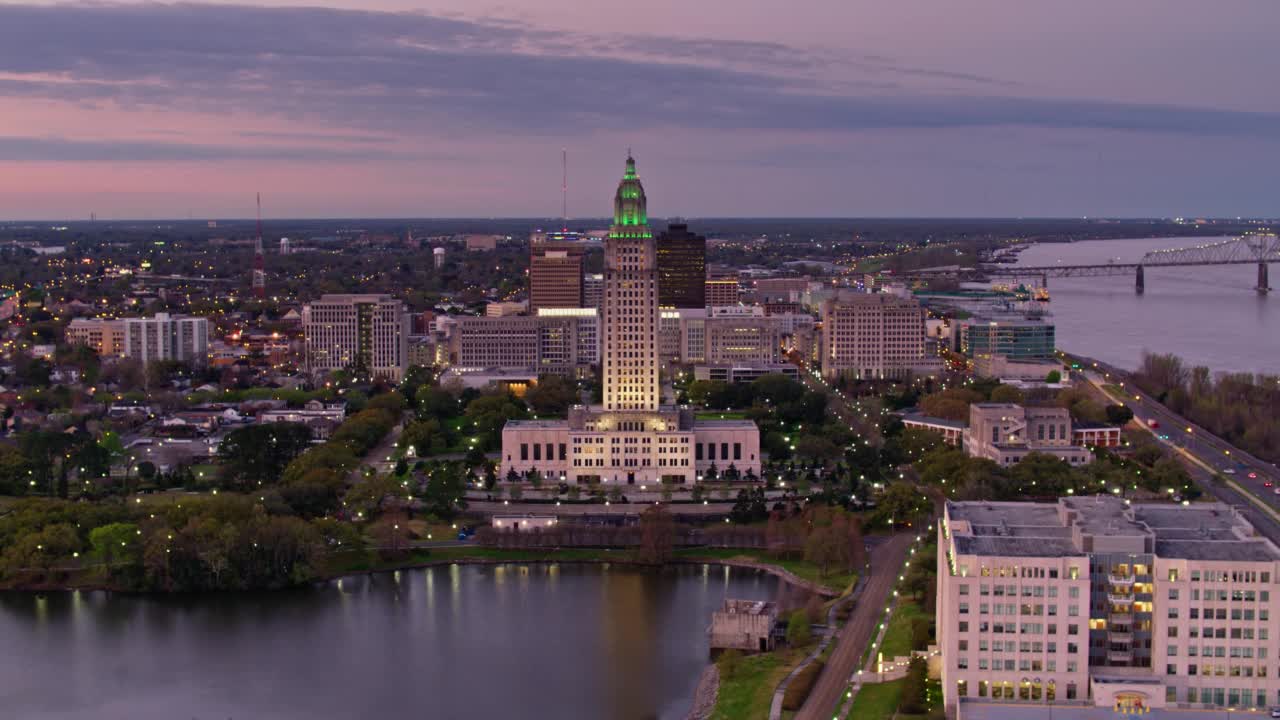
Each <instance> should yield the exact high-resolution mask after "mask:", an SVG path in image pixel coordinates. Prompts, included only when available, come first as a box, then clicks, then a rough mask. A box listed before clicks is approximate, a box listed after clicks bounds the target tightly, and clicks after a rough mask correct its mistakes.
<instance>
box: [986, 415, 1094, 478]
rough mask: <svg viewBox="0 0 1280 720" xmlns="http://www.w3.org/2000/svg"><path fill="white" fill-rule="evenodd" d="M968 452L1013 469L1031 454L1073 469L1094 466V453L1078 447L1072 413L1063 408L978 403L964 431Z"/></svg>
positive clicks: (1080, 446)
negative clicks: (1039, 455)
mask: <svg viewBox="0 0 1280 720" xmlns="http://www.w3.org/2000/svg"><path fill="white" fill-rule="evenodd" d="M964 448H965V452H967V453H969V455H970V456H972V457H980V458H986V459H988V460H991V461H992V462H994V463H995V464H997V465H1001V466H1005V465H1013V464H1014V463H1016V462H1018V461H1019V460H1021V459H1022V458H1024V457H1026V456H1027V455H1029V454H1030V453H1033V452H1034V453H1044V454H1046V455H1053V456H1054V457H1057V458H1059V459H1062V460H1065V461H1066V462H1068V463H1070V464H1072V465H1086V464H1088V463H1091V462H1093V453H1091V452H1089V450H1088V448H1085V447H1084V446H1082V445H1076V444H1075V435H1074V434H1073V433H1072V430H1071V413H1070V411H1068V410H1067V409H1066V408H1060V407H1022V406H1021V405H1014V404H1012V403H974V404H972V405H970V406H969V427H968V428H966V429H965V431H964Z"/></svg>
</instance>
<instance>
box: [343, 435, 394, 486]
mask: <svg viewBox="0 0 1280 720" xmlns="http://www.w3.org/2000/svg"><path fill="white" fill-rule="evenodd" d="M402 432H404V421H403V420H401V422H400V424H398V425H396V426H395V427H393V428H391V432H389V433H387V436H386V437H385V438H383V439H382V442H380V443H378V445H377V447H375V448H373V449H372V450H370V451H369V452H368V453H366V454H365V456H364V457H363V458H361V459H360V464H359V465H357V466H356V467H355V468H353V469H352V470H351V472H350V473H348V474H347V482H349V483H351V484H353V485H354V484H355V483H358V482H360V481H361V480H362V479H363V478H364V473H363V472H362V468H364V467H366V466H368V467H372V468H373V469H375V470H377V471H378V472H380V473H386V472H390V471H391V469H392V468H394V467H395V462H394V461H391V460H387V458H388V457H395V455H394V453H395V449H396V443H397V442H398V441H399V440H400V433H402Z"/></svg>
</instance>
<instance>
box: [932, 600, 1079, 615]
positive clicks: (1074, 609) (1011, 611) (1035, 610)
mask: <svg viewBox="0 0 1280 720" xmlns="http://www.w3.org/2000/svg"><path fill="white" fill-rule="evenodd" d="M1045 610H1046V608H1045V606H1044V605H1043V604H1039V603H1037V604H1034V605H1033V604H1030V603H1023V604H1022V605H1021V606H1018V605H1015V604H1013V603H1006V604H1004V605H1001V604H1000V603H996V604H995V605H994V606H988V605H987V603H979V604H978V614H979V615H1030V616H1036V617H1039V616H1042V615H1044V614H1045ZM957 614H959V615H968V614H969V603H967V602H962V603H960V605H959V608H958V611H957ZM1057 614H1058V606H1057V605H1055V604H1050V605H1049V606H1048V615H1049V617H1055V616H1057ZM1079 615H1080V606H1079V605H1068V606H1067V616H1068V617H1079Z"/></svg>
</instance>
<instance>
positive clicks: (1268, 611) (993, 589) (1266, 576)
mask: <svg viewBox="0 0 1280 720" xmlns="http://www.w3.org/2000/svg"><path fill="white" fill-rule="evenodd" d="M938 548H939V552H938V583H937V617H938V632H937V637H938V647H939V649H940V651H941V654H942V670H941V675H942V691H943V699H944V704H945V706H946V707H947V709H948V711H949V714H951V712H955V711H956V710H957V709H958V710H959V712H960V716H961V717H970V716H973V717H977V716H980V713H979V714H978V715H970V713H969V711H967V710H966V709H965V706H966V705H968V706H969V707H970V708H977V707H982V706H986V705H989V704H991V703H1007V704H1014V705H1021V706H1025V707H1026V710H1025V712H1024V713H1023V714H1022V715H1014V714H1003V715H1001V717H1015V716H1021V717H1034V718H1045V717H1048V716H1049V715H1048V713H1047V712H1040V711H1038V710H1037V706H1039V710H1046V708H1044V706H1046V705H1057V704H1070V705H1076V706H1077V708H1073V709H1072V710H1073V711H1075V712H1085V711H1084V710H1083V708H1079V707H1078V706H1080V705H1082V704H1087V705H1093V706H1095V707H1098V708H1102V710H1100V711H1099V712H1098V713H1096V714H1092V715H1086V714H1082V715H1079V716H1080V717H1112V716H1113V715H1111V714H1109V713H1119V714H1144V713H1147V712H1151V711H1152V710H1155V711H1157V712H1164V711H1166V710H1173V709H1177V710H1190V709H1199V710H1204V709H1209V710H1216V711H1219V712H1223V711H1226V710H1228V709H1232V710H1234V711H1236V712H1237V713H1240V712H1242V711H1248V710H1256V709H1260V708H1265V707H1267V706H1268V705H1278V704H1280V627H1278V626H1277V625H1276V621H1275V620H1272V612H1273V611H1274V610H1275V609H1276V608H1274V607H1273V604H1274V603H1275V602H1276V600H1277V599H1278V598H1280V550H1277V548H1276V546H1275V545H1274V544H1273V543H1272V542H1271V541H1270V540H1267V539H1265V538H1263V537H1260V536H1259V535H1258V534H1257V532H1256V531H1255V530H1254V528H1253V527H1252V526H1251V525H1250V524H1249V522H1248V521H1247V520H1246V519H1245V518H1244V517H1243V516H1242V515H1241V514H1240V512H1239V511H1238V510H1236V509H1235V508H1232V507H1230V506H1227V505H1223V504H1218V503H1196V504H1194V505H1185V506H1184V505H1172V504H1163V503H1161V504H1156V503H1137V502H1133V503H1131V502H1130V501H1129V500H1125V499H1122V498H1119V497H1115V496H1097V497H1068V498H1062V499H1059V500H1058V501H1057V503H1054V504H1046V503H1023V502H950V503H947V504H946V507H945V510H944V516H943V520H942V522H941V523H940V526H939V528H938ZM958 706H959V707H958ZM1163 716H1164V717H1176V715H1163ZM1203 716H1204V715H1197V717H1203ZM1073 717H1074V715H1073ZM1214 717H1226V715H1225V713H1224V714H1223V715H1220V716H1219V715H1215V716H1214Z"/></svg>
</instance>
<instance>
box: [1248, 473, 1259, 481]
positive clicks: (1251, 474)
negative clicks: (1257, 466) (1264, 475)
mask: <svg viewBox="0 0 1280 720" xmlns="http://www.w3.org/2000/svg"><path fill="white" fill-rule="evenodd" d="M1249 479H1250V480H1257V479H1258V473H1256V472H1251V473H1249Z"/></svg>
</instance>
